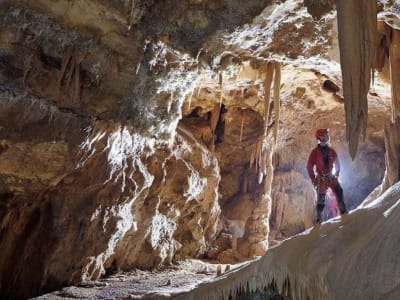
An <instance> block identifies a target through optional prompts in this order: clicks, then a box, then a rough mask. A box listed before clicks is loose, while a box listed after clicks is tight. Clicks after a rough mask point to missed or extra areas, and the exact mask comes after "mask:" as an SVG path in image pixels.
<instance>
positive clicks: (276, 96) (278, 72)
mask: <svg viewBox="0 0 400 300" xmlns="http://www.w3.org/2000/svg"><path fill="white" fill-rule="evenodd" d="M274 65H275V76H274V112H275V126H274V142H275V144H276V141H277V139H278V129H279V111H280V98H279V91H280V87H281V65H280V63H278V62H275V64H274Z"/></svg>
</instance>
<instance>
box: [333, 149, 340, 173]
mask: <svg viewBox="0 0 400 300" xmlns="http://www.w3.org/2000/svg"><path fill="white" fill-rule="evenodd" d="M332 150H333V149H332ZM333 152H334V153H335V161H334V162H333V163H334V165H335V174H333V175H334V176H336V177H339V173H340V162H339V156H338V155H337V153H336V151H335V150H333Z"/></svg>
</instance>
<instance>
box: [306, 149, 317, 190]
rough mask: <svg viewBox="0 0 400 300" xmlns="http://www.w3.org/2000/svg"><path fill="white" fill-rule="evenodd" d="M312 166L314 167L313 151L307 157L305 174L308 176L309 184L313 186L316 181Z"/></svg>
mask: <svg viewBox="0 0 400 300" xmlns="http://www.w3.org/2000/svg"><path fill="white" fill-rule="evenodd" d="M314 165H315V151H314V150H313V151H311V153H310V156H309V157H308V162H307V172H308V176H310V179H311V182H312V184H313V185H315V182H316V179H315V173H314Z"/></svg>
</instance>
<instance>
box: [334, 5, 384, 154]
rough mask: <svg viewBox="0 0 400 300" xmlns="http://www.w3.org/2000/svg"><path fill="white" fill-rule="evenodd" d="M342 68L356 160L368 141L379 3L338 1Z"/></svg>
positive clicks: (351, 148) (351, 147)
mask: <svg viewBox="0 0 400 300" xmlns="http://www.w3.org/2000/svg"><path fill="white" fill-rule="evenodd" d="M336 8H337V19H338V30H339V48H340V65H341V68H342V77H343V94H344V102H345V103H344V107H345V114H346V138H347V141H348V143H349V151H350V155H351V157H352V158H353V159H354V157H355V156H356V153H357V148H358V142H359V136H360V133H362V134H363V137H365V131H366V128H367V116H368V100H367V93H368V90H369V87H370V80H371V72H370V71H371V69H372V67H373V63H374V59H375V49H376V35H377V19H376V14H377V4H376V1H375V0H353V1H348V0H337V1H336Z"/></svg>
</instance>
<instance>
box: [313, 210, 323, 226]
mask: <svg viewBox="0 0 400 300" xmlns="http://www.w3.org/2000/svg"><path fill="white" fill-rule="evenodd" d="M321 222H322V212H321V211H317V219H316V220H315V224H321Z"/></svg>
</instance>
